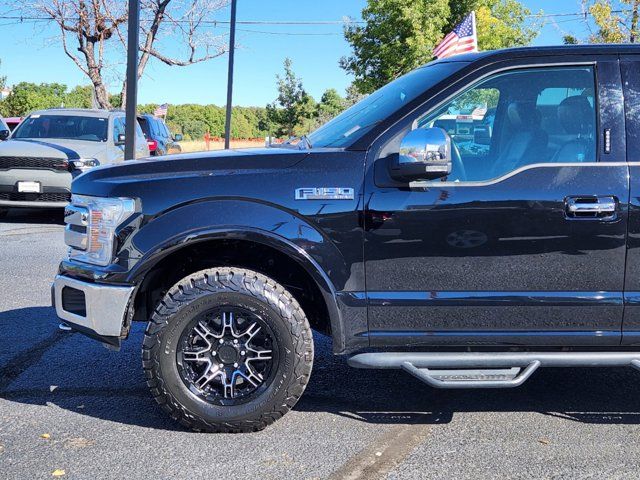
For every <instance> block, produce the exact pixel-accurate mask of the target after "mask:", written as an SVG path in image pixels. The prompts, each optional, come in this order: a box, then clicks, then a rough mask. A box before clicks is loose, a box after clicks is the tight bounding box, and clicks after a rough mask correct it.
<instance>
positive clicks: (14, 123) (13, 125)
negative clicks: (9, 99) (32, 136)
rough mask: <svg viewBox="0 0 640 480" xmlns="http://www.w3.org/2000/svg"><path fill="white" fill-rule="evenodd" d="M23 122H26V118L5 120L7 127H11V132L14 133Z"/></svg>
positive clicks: (8, 118)
mask: <svg viewBox="0 0 640 480" xmlns="http://www.w3.org/2000/svg"><path fill="white" fill-rule="evenodd" d="M22 120H24V117H7V118H5V119H4V121H5V122H6V123H7V126H8V127H9V130H11V131H12V132H13V131H14V130H15V129H16V127H17V126H18V125H20V122H21V121H22Z"/></svg>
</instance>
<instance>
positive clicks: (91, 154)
mask: <svg viewBox="0 0 640 480" xmlns="http://www.w3.org/2000/svg"><path fill="white" fill-rule="evenodd" d="M105 153H106V148H105V144H104V143H102V142H86V141H82V140H64V139H42V140H38V139H26V138H25V139H9V140H7V141H6V142H0V157H48V158H60V159H68V160H74V159H78V158H97V159H98V160H99V161H100V162H102V161H103V159H104V156H105Z"/></svg>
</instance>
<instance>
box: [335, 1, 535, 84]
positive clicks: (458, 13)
mask: <svg viewBox="0 0 640 480" xmlns="http://www.w3.org/2000/svg"><path fill="white" fill-rule="evenodd" d="M473 10H475V11H476V20H477V22H476V23H477V29H478V45H479V48H480V49H481V50H490V49H496V48H505V47H510V46H518V45H527V44H529V43H530V42H531V40H533V38H535V36H536V34H537V29H536V26H529V27H526V26H525V25H524V22H525V17H526V15H528V14H529V13H530V12H529V10H528V9H526V8H525V7H524V6H523V5H522V4H521V3H520V2H518V1H516V0H368V2H367V6H366V7H365V8H364V10H363V11H362V18H363V19H364V21H365V22H366V23H365V25H349V26H347V27H346V28H345V32H344V35H345V38H346V39H347V41H348V42H349V43H350V44H351V47H352V49H353V53H352V55H350V56H348V57H343V58H342V59H341V60H340V65H341V66H342V68H344V69H345V70H346V71H347V72H349V73H351V74H353V75H354V76H355V81H354V85H355V87H356V88H357V90H358V91H359V92H360V93H371V92H373V91H375V90H377V89H378V88H380V87H382V86H384V85H386V84H387V83H388V82H390V81H391V80H394V79H395V78H397V77H399V76H401V75H403V74H405V73H407V72H409V71H411V70H413V69H414V68H416V67H418V66H420V65H423V64H425V63H427V62H429V61H431V60H432V59H433V49H434V47H435V46H436V45H437V44H438V43H439V42H440V41H441V40H442V38H443V37H444V36H445V35H446V34H447V33H449V32H450V31H451V30H452V29H453V27H454V26H455V25H456V24H457V23H459V22H460V21H461V20H462V19H463V18H464V16H465V15H467V14H468V13H469V12H471V11H473Z"/></svg>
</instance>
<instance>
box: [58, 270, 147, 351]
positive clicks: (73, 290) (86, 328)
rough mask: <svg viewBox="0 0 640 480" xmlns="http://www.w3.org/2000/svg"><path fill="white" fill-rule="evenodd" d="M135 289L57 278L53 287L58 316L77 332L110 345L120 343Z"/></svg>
mask: <svg viewBox="0 0 640 480" xmlns="http://www.w3.org/2000/svg"><path fill="white" fill-rule="evenodd" d="M134 288H135V287H133V286H115V285H104V284H98V283H89V282H83V281H81V280H77V279H75V278H71V277H67V276H64V275H57V276H56V278H55V281H54V283H53V286H52V302H53V305H54V306H55V309H56V314H57V315H58V317H60V318H61V319H62V320H64V322H65V323H67V324H68V325H69V326H70V327H72V328H73V329H74V330H78V331H79V332H81V333H84V334H86V335H89V336H91V337H94V338H98V339H99V340H101V341H103V342H105V343H109V344H117V345H119V343H120V338H121V337H122V336H123V334H125V333H126V329H127V325H126V322H125V319H126V315H127V310H128V306H129V302H130V301H131V298H132V296H133V291H134Z"/></svg>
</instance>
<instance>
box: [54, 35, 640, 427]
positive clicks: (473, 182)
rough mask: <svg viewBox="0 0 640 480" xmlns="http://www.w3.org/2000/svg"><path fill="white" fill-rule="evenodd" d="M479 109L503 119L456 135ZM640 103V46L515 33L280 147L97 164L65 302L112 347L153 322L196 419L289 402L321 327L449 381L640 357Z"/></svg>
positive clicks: (73, 241) (192, 422) (177, 399)
mask: <svg viewBox="0 0 640 480" xmlns="http://www.w3.org/2000/svg"><path fill="white" fill-rule="evenodd" d="M461 112H462V113H461ZM463 112H476V115H477V116H482V115H491V118H487V119H486V121H485V119H480V118H478V119H477V121H474V122H472V123H469V124H468V126H467V128H465V129H464V132H462V133H460V129H455V128H450V129H449V128H442V125H446V121H443V119H447V118H456V117H457V116H459V115H461V114H464V113H463ZM639 112H640V48H638V47H636V46H573V47H547V48H534V49H531V48H518V49H511V50H503V51H495V52H481V53H475V54H464V55H459V56H455V57H452V58H449V59H445V60H439V61H434V62H432V63H429V64H427V65H425V66H424V67H421V68H418V69H416V70H414V71H413V72H411V73H409V74H407V75H404V76H402V77H400V78H398V79H397V80H395V81H393V82H391V83H390V84H388V85H387V86H385V87H384V88H382V89H381V90H379V91H377V92H375V93H373V94H371V95H369V96H368V97H366V98H365V99H364V100H362V101H361V102H360V103H358V104H357V105H355V106H353V107H351V108H350V109H348V110H347V111H345V112H344V113H342V114H341V115H339V116H338V117H336V118H335V119H333V120H332V121H330V122H328V123H327V124H325V125H324V126H322V127H320V128H319V129H318V130H316V131H315V132H312V133H311V134H309V135H308V136H306V137H302V138H299V139H298V140H297V141H292V142H290V143H287V144H284V145H279V146H274V147H272V148H265V149H259V150H239V151H225V152H215V153H214V152H203V153H196V154H184V155H178V156H176V157H172V158H170V159H168V160H162V161H146V160H145V161H141V162H127V163H124V164H122V165H117V166H112V167H104V168H103V167H98V168H95V169H92V170H90V171H89V172H87V173H85V174H83V175H81V176H79V177H77V178H76V179H75V181H74V182H73V187H72V193H73V198H72V203H71V205H70V206H69V207H68V208H67V210H66V213H65V217H66V223H67V226H66V231H65V240H66V242H67V244H68V245H69V253H68V257H67V258H65V259H64V260H63V261H62V263H61V264H60V267H59V273H58V275H57V276H56V278H55V282H54V286H53V297H54V304H55V307H56V310H57V314H58V316H59V317H60V318H61V319H62V320H63V321H64V322H66V323H67V324H69V325H70V326H71V327H72V328H74V329H76V330H78V331H80V332H84V333H86V334H88V335H90V336H92V337H95V338H97V339H99V340H101V341H102V342H104V343H107V344H110V345H111V346H113V347H118V346H119V345H120V342H121V341H123V340H125V339H126V338H127V336H128V334H129V332H130V329H131V325H132V323H133V322H135V321H142V322H146V323H147V327H146V332H145V336H144V341H143V345H142V361H143V368H144V372H145V375H146V379H147V383H148V386H149V388H150V390H151V392H152V395H153V396H154V397H155V399H156V400H157V401H158V403H159V404H160V405H162V407H163V408H164V409H165V410H166V411H167V412H168V413H169V415H171V417H172V418H174V419H176V420H177V421H179V422H181V423H182V424H184V425H186V426H189V427H191V428H194V429H196V430H203V431H217V432H238V431H252V430H259V429H261V428H264V427H265V426H266V425H268V424H270V423H272V422H274V421H275V420H277V419H278V418H280V417H281V416H282V415H284V414H285V413H286V412H287V411H288V410H289V409H291V408H292V407H293V406H294V405H295V404H296V402H297V401H298V399H299V398H300V396H301V395H302V393H303V391H304V389H305V386H306V384H307V382H308V380H309V375H310V374H311V368H312V364H313V358H314V352H313V342H312V330H315V331H317V332H322V333H324V334H327V335H330V336H331V338H332V341H333V350H334V352H335V353H336V354H348V355H349V356H350V357H349V359H348V362H349V364H350V365H351V366H353V367H357V368H384V369H402V370H404V371H405V372H407V373H408V374H412V375H415V376H416V377H418V378H419V379H421V380H423V381H424V382H426V383H427V384H428V385H431V386H433V387H440V388H480V387H492V388H497V387H514V386H517V385H520V384H522V383H523V382H524V381H526V380H527V379H528V378H529V377H530V376H531V375H532V374H533V373H534V371H536V369H538V368H539V367H547V366H550V367H581V366H589V367H613V366H629V367H635V368H640V113H639ZM488 125H489V126H490V128H488V127H487V126H488ZM413 393H414V394H416V395H417V394H419V392H413Z"/></svg>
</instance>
